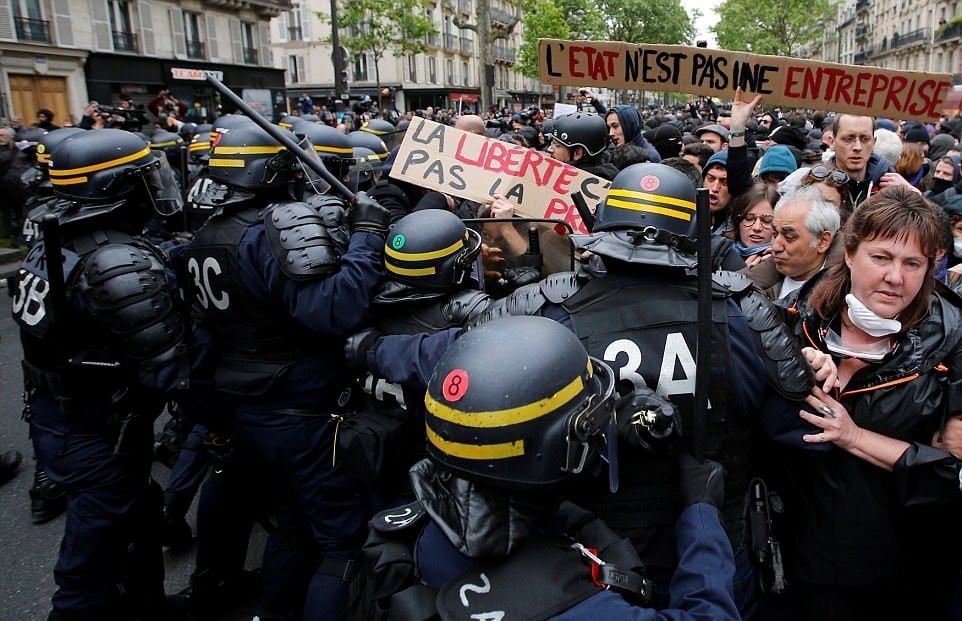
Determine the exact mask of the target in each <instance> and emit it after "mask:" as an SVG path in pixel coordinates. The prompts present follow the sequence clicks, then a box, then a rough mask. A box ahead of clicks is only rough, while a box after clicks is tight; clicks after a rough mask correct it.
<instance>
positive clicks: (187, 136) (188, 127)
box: [177, 122, 198, 143]
mask: <svg viewBox="0 0 962 621" xmlns="http://www.w3.org/2000/svg"><path fill="white" fill-rule="evenodd" d="M177 133H178V134H180V137H181V138H183V139H184V142H188V143H189V142H190V141H191V140H193V139H194V136H196V135H197V133H198V132H197V123H190V122H187V123H184V124H183V125H181V126H180V129H179V130H178V131H177Z"/></svg>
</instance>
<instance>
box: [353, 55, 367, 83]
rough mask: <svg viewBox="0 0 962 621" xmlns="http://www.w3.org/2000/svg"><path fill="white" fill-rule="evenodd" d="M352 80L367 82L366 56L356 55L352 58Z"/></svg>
mask: <svg viewBox="0 0 962 621" xmlns="http://www.w3.org/2000/svg"><path fill="white" fill-rule="evenodd" d="M354 79H355V80H356V81H363V80H367V79H368V78H367V55H366V54H358V55H357V56H355V57H354Z"/></svg>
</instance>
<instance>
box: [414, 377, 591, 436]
mask: <svg viewBox="0 0 962 621" xmlns="http://www.w3.org/2000/svg"><path fill="white" fill-rule="evenodd" d="M583 389H584V381H583V380H582V379H581V377H580V376H579V377H576V378H574V379H573V380H571V381H570V382H569V383H568V385H567V386H565V387H563V388H562V389H561V390H559V391H558V392H556V393H554V394H553V395H551V396H549V397H545V398H544V399H539V400H537V401H533V402H531V403H528V404H526V405H520V406H517V407H513V408H507V409H504V410H495V411H492V412H464V411H462V410H456V409H454V408H452V407H450V406H447V405H444V404H442V403H440V402H438V401H437V400H435V399H434V397H432V396H431V393H427V394H425V395H424V405H425V407H427V410H428V411H429V412H430V413H431V414H432V415H434V417H435V418H439V419H441V420H443V421H446V422H449V423H454V424H455V425H462V426H464V427H474V428H481V429H489V428H494V427H506V426H508V425H517V424H519V423H526V422H528V421H532V420H535V419H537V418H541V417H542V416H545V415H547V414H550V413H551V412H554V411H555V410H557V409H558V408H559V407H561V406H562V405H564V404H566V403H568V402H569V401H571V400H572V399H574V398H575V397H577V396H578V394H580V393H581V391H582V390H583Z"/></svg>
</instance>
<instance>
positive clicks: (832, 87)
mask: <svg viewBox="0 0 962 621" xmlns="http://www.w3.org/2000/svg"><path fill="white" fill-rule="evenodd" d="M538 54H539V59H540V67H541V81H542V82H545V83H547V84H556V85H557V84H564V85H569V86H604V87H607V88H630V89H638V90H647V91H672V92H680V93H691V94H695V95H709V96H713V97H720V98H723V99H731V98H733V97H734V95H735V89H736V88H737V87H739V86H740V87H741V88H742V90H743V91H745V93H746V94H751V95H749V96H754V94H758V93H761V94H762V102H763V103H766V104H779V105H788V106H795V107H799V108H814V109H817V110H829V111H837V112H847V113H851V114H863V115H870V116H887V117H892V118H897V119H906V120H908V119H918V120H929V119H938V118H939V113H940V112H941V111H942V107H943V106H942V102H943V101H944V100H945V97H946V94H947V92H948V89H949V87H950V86H951V85H952V76H950V75H949V74H945V73H923V72H920V71H900V70H892V69H880V68H877V67H867V66H862V65H839V64H836V63H825V62H818V61H813V60H800V59H797V58H784V57H781V56H763V55H760V54H749V53H747V52H729V51H726V50H712V49H706V48H698V47H687V46H682V45H637V44H634V43H624V42H617V41H561V40H557V39H541V40H540V41H539V42H538Z"/></svg>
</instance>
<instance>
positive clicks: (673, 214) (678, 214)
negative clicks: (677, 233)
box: [605, 198, 691, 222]
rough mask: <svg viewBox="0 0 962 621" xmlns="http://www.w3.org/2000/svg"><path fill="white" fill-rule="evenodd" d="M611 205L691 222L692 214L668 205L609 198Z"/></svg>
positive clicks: (608, 202)
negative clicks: (669, 207)
mask: <svg viewBox="0 0 962 621" xmlns="http://www.w3.org/2000/svg"><path fill="white" fill-rule="evenodd" d="M605 204H606V205H608V206H609V207H618V208H619V209H630V210H632V211H643V212H645V213H656V214H659V215H662V216H668V217H670V218H677V219H679V220H684V221H686V222H691V214H690V213H685V212H684V211H678V210H677V209H668V208H666V207H655V206H653V205H646V204H644V203H629V202H627V201H619V200H612V199H611V198H609V199H608V200H607V201H606V202H605Z"/></svg>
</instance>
